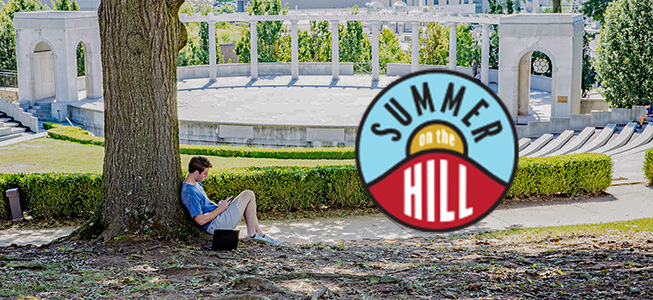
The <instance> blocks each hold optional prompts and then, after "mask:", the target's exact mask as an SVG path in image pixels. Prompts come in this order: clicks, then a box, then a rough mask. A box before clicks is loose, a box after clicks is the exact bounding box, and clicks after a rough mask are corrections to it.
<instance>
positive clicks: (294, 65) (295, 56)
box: [290, 20, 299, 79]
mask: <svg viewBox="0 0 653 300" xmlns="http://www.w3.org/2000/svg"><path fill="white" fill-rule="evenodd" d="M297 23H299V21H298V20H290V30H291V33H290V53H291V54H290V56H291V69H292V79H299V45H298V44H299V41H298V39H299V38H298V37H297V32H298V30H299V26H298V24H297Z"/></svg>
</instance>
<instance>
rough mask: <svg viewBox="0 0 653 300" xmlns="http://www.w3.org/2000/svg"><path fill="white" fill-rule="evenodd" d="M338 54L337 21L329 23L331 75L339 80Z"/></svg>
mask: <svg viewBox="0 0 653 300" xmlns="http://www.w3.org/2000/svg"><path fill="white" fill-rule="evenodd" d="M339 65H340V53H339V51H338V20H332V21H331V74H332V75H333V79H334V80H338V79H340V66H339Z"/></svg>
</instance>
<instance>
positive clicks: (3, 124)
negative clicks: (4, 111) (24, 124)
mask: <svg viewBox="0 0 653 300" xmlns="http://www.w3.org/2000/svg"><path fill="white" fill-rule="evenodd" d="M18 126H20V124H19V123H18V122H0V127H18Z"/></svg>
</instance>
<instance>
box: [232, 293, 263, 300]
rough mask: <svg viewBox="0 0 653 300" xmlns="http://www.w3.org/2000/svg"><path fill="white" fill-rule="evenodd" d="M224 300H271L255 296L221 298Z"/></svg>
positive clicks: (240, 295)
mask: <svg viewBox="0 0 653 300" xmlns="http://www.w3.org/2000/svg"><path fill="white" fill-rule="evenodd" d="M220 299H223V300H270V298H268V297H265V296H259V295H254V294H233V295H229V296H224V297H222V296H221V297H220Z"/></svg>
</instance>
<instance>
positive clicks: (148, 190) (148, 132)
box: [95, 0, 197, 240]
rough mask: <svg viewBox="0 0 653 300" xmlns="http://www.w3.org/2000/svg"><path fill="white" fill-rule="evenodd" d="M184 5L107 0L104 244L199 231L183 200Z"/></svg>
mask: <svg viewBox="0 0 653 300" xmlns="http://www.w3.org/2000/svg"><path fill="white" fill-rule="evenodd" d="M183 3H184V0H167V1H156V0H122V1H117V0H102V2H101V4H100V7H99V9H98V20H99V24H100V37H101V39H102V75H103V85H104V124H105V158H104V168H103V172H104V174H103V195H102V196H103V197H102V201H101V203H100V209H99V214H98V218H97V219H96V220H95V221H96V222H97V224H96V226H100V230H102V237H104V239H105V240H107V239H109V238H111V237H115V236H119V235H127V234H144V233H145V234H147V233H152V234H154V235H157V236H166V237H180V236H181V237H183V236H187V234H188V233H191V232H196V231H197V230H194V229H196V227H194V226H193V225H192V223H191V219H190V217H189V216H188V213H187V212H186V210H185V208H184V207H183V205H182V203H181V200H180V191H181V181H182V172H181V162H180V154H179V125H178V115H177V56H178V54H179V50H181V48H182V47H183V46H184V45H185V44H186V42H187V34H186V29H185V27H184V25H183V24H182V23H181V22H180V21H179V16H178V12H179V7H180V6H181V5H182V4H183Z"/></svg>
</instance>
